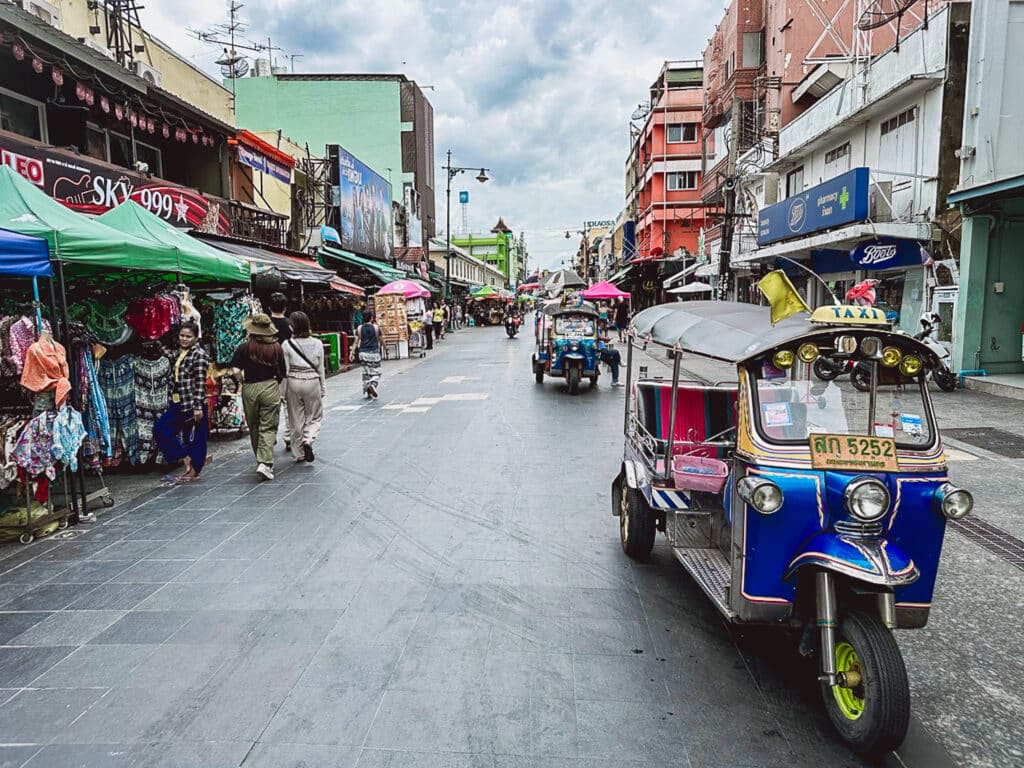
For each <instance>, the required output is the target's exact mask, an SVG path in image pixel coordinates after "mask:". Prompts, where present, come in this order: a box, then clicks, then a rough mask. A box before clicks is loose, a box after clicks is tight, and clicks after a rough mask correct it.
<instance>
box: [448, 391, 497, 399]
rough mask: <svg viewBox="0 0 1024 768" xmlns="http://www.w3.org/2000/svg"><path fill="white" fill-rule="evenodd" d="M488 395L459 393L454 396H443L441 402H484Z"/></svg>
mask: <svg viewBox="0 0 1024 768" xmlns="http://www.w3.org/2000/svg"><path fill="white" fill-rule="evenodd" d="M488 397H489V395H488V394H487V393H485V392H459V393H458V394H455V395H445V396H444V397H442V398H441V399H442V400H486V399H487V398H488Z"/></svg>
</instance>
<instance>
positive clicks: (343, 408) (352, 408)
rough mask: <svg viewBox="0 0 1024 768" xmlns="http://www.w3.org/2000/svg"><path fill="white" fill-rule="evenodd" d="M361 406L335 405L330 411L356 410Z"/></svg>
mask: <svg viewBox="0 0 1024 768" xmlns="http://www.w3.org/2000/svg"><path fill="white" fill-rule="evenodd" d="M362 407H363V406H361V405H336V406H334V407H333V408H331V410H332V411H358V410H359V409H360V408H362Z"/></svg>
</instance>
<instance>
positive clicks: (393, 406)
mask: <svg viewBox="0 0 1024 768" xmlns="http://www.w3.org/2000/svg"><path fill="white" fill-rule="evenodd" d="M408 407H409V404H408V403H388V404H387V405H382V406H381V408H383V409H384V410H386V411H401V410H404V409H406V408H408Z"/></svg>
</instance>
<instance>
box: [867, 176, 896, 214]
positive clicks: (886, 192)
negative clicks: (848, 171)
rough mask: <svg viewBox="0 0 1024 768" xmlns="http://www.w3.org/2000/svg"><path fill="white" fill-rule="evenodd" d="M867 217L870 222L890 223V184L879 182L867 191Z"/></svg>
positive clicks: (888, 182)
mask: <svg viewBox="0 0 1024 768" xmlns="http://www.w3.org/2000/svg"><path fill="white" fill-rule="evenodd" d="M868 216H869V217H870V218H871V220H872V221H892V182H891V181H879V182H877V183H875V184H872V185H871V188H870V189H869V190H868Z"/></svg>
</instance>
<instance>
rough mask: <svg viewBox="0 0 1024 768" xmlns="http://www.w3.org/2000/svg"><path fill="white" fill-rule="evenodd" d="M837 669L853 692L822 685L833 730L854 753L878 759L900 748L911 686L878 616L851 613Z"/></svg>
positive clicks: (839, 642) (841, 634) (841, 635)
mask: <svg viewBox="0 0 1024 768" xmlns="http://www.w3.org/2000/svg"><path fill="white" fill-rule="evenodd" d="M836 670H837V671H838V672H843V673H847V674H855V675H857V676H858V678H859V684H858V685H856V686H853V687H842V686H838V685H828V684H827V683H822V684H821V696H822V699H823V701H824V702H825V710H826V711H827V712H828V716H829V719H830V720H831V721H832V725H833V726H834V727H835V729H836V730H837V731H838V732H839V735H840V736H841V737H842V738H843V740H844V741H846V742H847V743H848V744H849V745H850V746H851V747H852V748H853V750H854V751H855V752H858V753H859V754H861V755H865V756H867V757H872V758H873V757H879V756H881V755H883V754H884V753H886V752H889V751H891V750H893V749H896V747H898V746H899V745H900V744H901V743H902V742H903V737H904V736H906V734H907V726H908V724H909V723H910V682H909V681H908V679H907V668H906V666H905V665H904V663H903V655H902V654H901V653H900V648H899V646H898V645H897V644H896V638H895V637H893V634H892V632H891V631H890V630H889V629H887V628H886V627H885V625H884V624H882V621H881V619H879V618H878V617H877V616H874V615H871V614H867V613H857V612H854V613H851V614H849V615H848V616H847V617H846V618H844V619H843V620H842V622H841V623H840V625H839V630H838V632H837V633H836Z"/></svg>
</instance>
